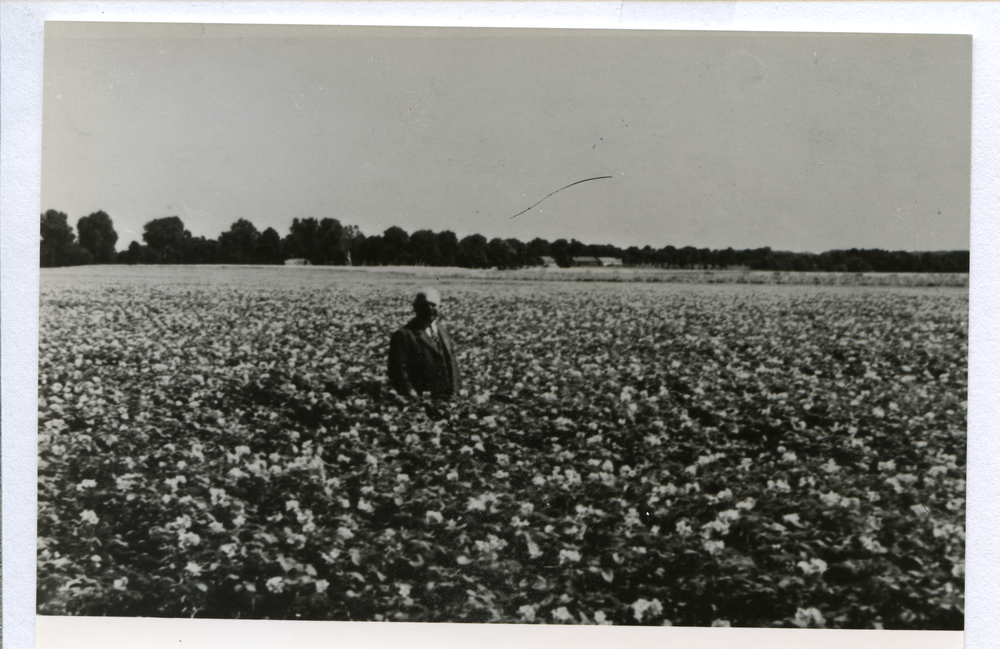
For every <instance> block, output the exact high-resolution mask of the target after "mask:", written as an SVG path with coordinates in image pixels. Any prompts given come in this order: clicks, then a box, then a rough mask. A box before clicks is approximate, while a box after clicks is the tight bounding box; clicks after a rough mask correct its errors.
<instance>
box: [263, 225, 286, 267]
mask: <svg viewBox="0 0 1000 649" xmlns="http://www.w3.org/2000/svg"><path fill="white" fill-rule="evenodd" d="M257 260H258V263H261V264H280V263H281V262H283V261H284V258H283V256H282V254H281V235H280V234H278V231H277V230H275V229H274V228H268V229H266V230H264V231H263V232H261V233H260V239H258V240H257Z"/></svg>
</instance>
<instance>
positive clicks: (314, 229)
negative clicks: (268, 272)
mask: <svg viewBox="0 0 1000 649" xmlns="http://www.w3.org/2000/svg"><path fill="white" fill-rule="evenodd" d="M318 234H319V221H317V220H316V219H315V218H313V217H311V216H310V217H308V218H304V219H292V226H291V228H289V230H288V235H287V236H286V237H285V239H284V241H283V242H282V246H283V247H284V249H285V255H286V256H287V257H288V258H289V259H308V260H309V263H315V262H314V261H313V259H315V258H316V246H317V242H316V237H317V235H318Z"/></svg>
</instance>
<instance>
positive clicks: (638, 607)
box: [632, 599, 663, 622]
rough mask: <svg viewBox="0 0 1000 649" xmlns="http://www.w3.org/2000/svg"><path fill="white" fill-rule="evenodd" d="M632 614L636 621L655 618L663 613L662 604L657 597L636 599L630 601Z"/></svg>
mask: <svg viewBox="0 0 1000 649" xmlns="http://www.w3.org/2000/svg"><path fill="white" fill-rule="evenodd" d="M632 615H633V616H634V617H635V619H636V621H637V622H642V621H643V620H644V619H647V620H652V619H655V618H657V617H659V616H660V615H663V604H661V603H660V600H658V599H653V600H647V599H637V600H635V601H634V602H632Z"/></svg>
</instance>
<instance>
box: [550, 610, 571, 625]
mask: <svg viewBox="0 0 1000 649" xmlns="http://www.w3.org/2000/svg"><path fill="white" fill-rule="evenodd" d="M550 615H552V619H553V620H555V621H556V622H573V621H574V620H573V614H572V613H570V612H569V609H567V608H566V607H565V606H560V607H559V608H557V609H555V610H554V611H552V613H551V614H550Z"/></svg>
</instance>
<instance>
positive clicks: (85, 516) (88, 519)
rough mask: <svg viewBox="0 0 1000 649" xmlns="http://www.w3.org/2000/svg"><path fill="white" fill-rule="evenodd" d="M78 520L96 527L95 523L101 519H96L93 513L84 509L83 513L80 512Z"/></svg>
mask: <svg viewBox="0 0 1000 649" xmlns="http://www.w3.org/2000/svg"><path fill="white" fill-rule="evenodd" d="M80 520H82V521H83V522H84V523H90V524H91V525H97V523H98V522H99V521H100V520H101V519H99V518H98V517H97V514H95V513H94V512H93V511H91V510H89V509H85V510H84V511H82V512H80Z"/></svg>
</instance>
